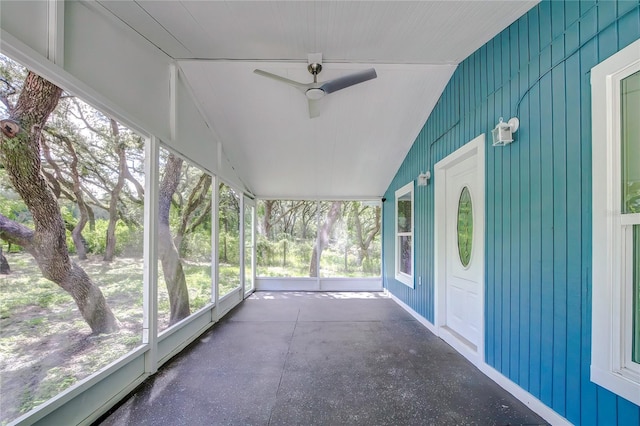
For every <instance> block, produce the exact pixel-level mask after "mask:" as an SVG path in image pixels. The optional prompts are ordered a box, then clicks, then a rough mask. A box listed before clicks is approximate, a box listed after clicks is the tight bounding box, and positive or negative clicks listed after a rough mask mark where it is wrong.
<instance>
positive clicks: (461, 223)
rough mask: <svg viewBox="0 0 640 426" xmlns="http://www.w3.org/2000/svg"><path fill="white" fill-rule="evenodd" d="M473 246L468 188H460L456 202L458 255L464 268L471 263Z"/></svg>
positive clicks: (471, 214) (471, 209) (471, 210)
mask: <svg viewBox="0 0 640 426" xmlns="http://www.w3.org/2000/svg"><path fill="white" fill-rule="evenodd" d="M472 244H473V207H472V205H471V193H470V192H469V188H468V187H466V186H465V187H464V188H462V192H461V193H460V199H459V200H458V255H459V256H460V262H461V263H462V266H464V267H465V268H466V267H467V266H469V262H470V261H471V246H472Z"/></svg>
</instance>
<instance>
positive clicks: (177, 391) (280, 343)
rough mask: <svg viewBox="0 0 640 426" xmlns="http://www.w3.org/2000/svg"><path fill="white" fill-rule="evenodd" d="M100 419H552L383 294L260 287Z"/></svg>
mask: <svg viewBox="0 0 640 426" xmlns="http://www.w3.org/2000/svg"><path fill="white" fill-rule="evenodd" d="M100 424H102V425H367V426H373V425H394V426H398V425H540V424H547V423H546V422H545V421H544V420H543V419H542V418H540V417H539V416H537V415H536V414H535V413H533V412H532V411H531V410H529V409H528V408H527V407H526V406H524V405H523V404H522V403H520V402H519V401H517V400H516V399H515V398H514V397H513V396H511V395H510V394H509V393H507V392H506V391H504V390H503V389H502V388H500V387H499V386H498V385H496V384H495V383H494V382H493V381H491V380H490V379H489V378H487V377H486V376H485V375H483V374H482V373H481V372H480V371H479V370H477V369H476V368H475V367H474V366H473V365H472V364H470V363H469V362H468V361H466V360H465V359H464V358H463V357H462V356H461V355H459V354H458V353H457V352H455V351H454V350H453V349H452V348H451V347H450V346H449V345H447V344H446V343H444V342H443V341H442V340H441V339H439V338H438V337H435V336H434V335H433V334H431V333H430V332H429V331H428V330H427V329H426V328H424V326H422V325H421V324H420V323H418V322H417V321H416V320H415V319H414V318H413V317H411V316H410V315H409V314H407V313H406V312H405V311H404V310H403V309H402V308H400V307H399V306H398V305H397V304H396V303H395V302H393V301H392V300H391V299H388V298H386V297H384V295H383V294H382V293H302V292H283V293H266V292H260V293H255V294H254V295H253V296H251V297H250V298H249V299H247V300H246V301H245V302H244V303H242V304H240V306H238V307H237V308H235V309H234V310H233V311H232V312H231V313H229V314H228V315H227V316H226V317H225V318H223V319H222V320H221V321H220V322H219V323H218V324H216V325H215V326H214V327H213V328H212V329H211V330H209V331H208V332H206V333H205V334H203V335H202V336H201V337H200V338H199V339H198V340H197V341H196V342H195V343H194V344H193V345H191V346H190V347H189V348H187V349H186V350H185V351H184V352H183V353H181V354H180V355H178V356H177V357H176V358H175V359H174V360H172V361H171V362H170V363H169V364H167V365H165V366H164V367H163V368H162V369H161V370H160V371H159V372H158V373H157V374H156V375H155V376H154V377H152V378H150V379H149V380H147V381H146V382H145V383H144V384H143V385H141V386H140V387H139V388H138V389H137V390H136V391H135V392H134V393H133V394H132V395H130V397H129V398H128V399H127V400H126V401H125V402H124V403H123V404H122V405H121V406H120V407H118V408H117V409H116V410H115V411H113V412H112V413H111V414H110V415H109V416H108V417H107V418H105V419H103V420H102V422H101V423H100Z"/></svg>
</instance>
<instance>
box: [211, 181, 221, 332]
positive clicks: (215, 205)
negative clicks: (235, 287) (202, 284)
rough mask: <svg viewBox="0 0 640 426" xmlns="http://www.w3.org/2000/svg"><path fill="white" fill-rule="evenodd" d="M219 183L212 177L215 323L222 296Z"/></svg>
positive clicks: (213, 319)
mask: <svg viewBox="0 0 640 426" xmlns="http://www.w3.org/2000/svg"><path fill="white" fill-rule="evenodd" d="M219 185H220V184H219V183H218V178H217V177H216V176H213V177H212V188H213V191H211V196H212V197H213V200H212V201H211V220H212V223H213V228H212V232H211V247H212V255H211V301H212V302H213V303H214V305H215V309H214V310H213V312H214V313H215V314H214V317H213V318H211V320H212V321H213V322H217V321H218V320H219V319H220V296H219V292H218V283H219V281H220V273H219V271H220V268H219V265H218V253H219V247H218V246H219V238H218V233H219V232H220V226H219V223H218V214H219V212H218V203H219V199H220V197H219V194H218V193H219V189H218V187H219Z"/></svg>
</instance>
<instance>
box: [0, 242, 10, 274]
mask: <svg viewBox="0 0 640 426" xmlns="http://www.w3.org/2000/svg"><path fill="white" fill-rule="evenodd" d="M9 272H11V268H9V262H8V261H7V258H6V257H4V254H2V246H0V275H8V274H9Z"/></svg>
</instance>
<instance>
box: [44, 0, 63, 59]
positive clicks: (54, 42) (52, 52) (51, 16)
mask: <svg viewBox="0 0 640 426" xmlns="http://www.w3.org/2000/svg"><path fill="white" fill-rule="evenodd" d="M47 20H48V22H47V25H48V28H47V37H48V47H47V59H49V60H50V61H51V62H53V63H54V64H56V65H58V66H60V67H64V1H59V0H49V1H48V3H47Z"/></svg>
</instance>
